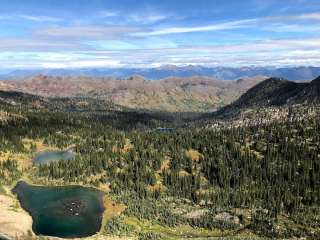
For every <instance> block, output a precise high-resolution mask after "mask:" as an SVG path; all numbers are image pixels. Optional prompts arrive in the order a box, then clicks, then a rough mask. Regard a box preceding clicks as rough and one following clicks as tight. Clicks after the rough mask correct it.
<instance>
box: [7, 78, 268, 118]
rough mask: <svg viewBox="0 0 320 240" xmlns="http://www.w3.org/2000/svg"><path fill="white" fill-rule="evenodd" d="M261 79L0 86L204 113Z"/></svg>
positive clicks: (32, 81)
mask: <svg viewBox="0 0 320 240" xmlns="http://www.w3.org/2000/svg"><path fill="white" fill-rule="evenodd" d="M265 78H266V77H264V76H256V77H253V78H243V79H239V80H237V81H223V80H217V79H214V78H209V77H200V76H194V77H188V78H179V77H170V78H166V79H162V80H159V81H151V80H146V79H145V78H143V77H141V76H138V75H135V76H132V77H130V78H127V79H122V80H119V79H115V78H111V77H103V78H92V77H79V76H77V77H54V76H46V75H37V76H33V77H29V78H25V79H23V80H10V81H5V82H3V85H4V86H6V87H7V88H8V89H9V90H15V91H20V92H25V93H31V94H36V95H40V96H44V97H60V98H61V97H87V98H95V99H100V100H105V101H110V102H113V103H114V104H116V105H120V106H123V107H128V108H133V109H147V110H157V111H170V112H175V111H180V112H191V111H193V112H205V111H213V110H215V109H216V108H218V107H221V106H224V105H226V104H229V103H231V102H232V101H234V100H235V99H237V98H238V97H239V96H240V95H241V94H243V93H244V92H245V91H247V90H248V89H249V88H251V87H252V86H254V85H256V84H257V83H259V82H261V81H263V80H264V79H265ZM3 88H5V87H3Z"/></svg>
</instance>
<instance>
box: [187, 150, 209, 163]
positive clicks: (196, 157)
mask: <svg viewBox="0 0 320 240" xmlns="http://www.w3.org/2000/svg"><path fill="white" fill-rule="evenodd" d="M185 155H186V157H187V158H189V159H190V160H192V161H195V162H199V161H200V160H202V159H203V158H204V157H203V155H202V154H201V153H199V152H198V151H197V150H193V149H189V150H187V151H186V153H185Z"/></svg>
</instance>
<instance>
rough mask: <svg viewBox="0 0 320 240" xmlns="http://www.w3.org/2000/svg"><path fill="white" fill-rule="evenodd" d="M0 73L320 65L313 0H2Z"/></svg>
mask: <svg viewBox="0 0 320 240" xmlns="http://www.w3.org/2000/svg"><path fill="white" fill-rule="evenodd" d="M0 29H1V31H0V64H1V65H0V69H11V68H78V67H157V66H161V65H167V64H175V65H189V64H192V65H205V66H235V67H236V66H249V65H250V66H251V65H255V66H301V65H313V66H320V1H319V0H283V1H280V0H157V1H156V0H117V1H116V0H28V1H25V0H10V1H7V0H2V1H1V5H0Z"/></svg>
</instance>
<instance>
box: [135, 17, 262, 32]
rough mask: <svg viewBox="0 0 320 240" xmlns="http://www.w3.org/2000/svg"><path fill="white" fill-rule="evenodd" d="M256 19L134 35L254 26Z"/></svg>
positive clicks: (165, 29)
mask: <svg viewBox="0 0 320 240" xmlns="http://www.w3.org/2000/svg"><path fill="white" fill-rule="evenodd" d="M256 21H257V20H256V19H245V20H239V21H230V22H224V23H217V24H211V25H205V26H195V27H172V28H164V29H158V30H154V31H150V32H140V33H139V32H138V33H133V34H131V35H133V36H157V35H166V34H175V33H191V32H208V31H221V30H228V29H236V28H246V27H249V26H252V24H254V23H256Z"/></svg>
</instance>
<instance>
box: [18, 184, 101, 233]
mask: <svg viewBox="0 0 320 240" xmlns="http://www.w3.org/2000/svg"><path fill="white" fill-rule="evenodd" d="M12 192H13V193H14V194H16V195H17V197H18V199H19V201H20V204H21V206H22V208H23V209H25V210H26V211H27V212H28V213H29V214H30V215H31V216H32V219H33V225H32V229H33V231H34V233H35V234H37V235H44V236H54V237H61V238H77V237H88V236H91V235H94V234H95V233H97V232H99V230H100V228H101V222H102V216H103V212H104V206H103V196H104V193H103V192H101V191H99V190H97V189H94V188H87V187H82V186H61V187H60V186H59V187H56V186H55V187H51V186H48V187H47V186H34V185H29V184H27V183H26V182H24V181H20V182H18V183H17V185H16V186H15V188H14V189H13V190H12Z"/></svg>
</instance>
